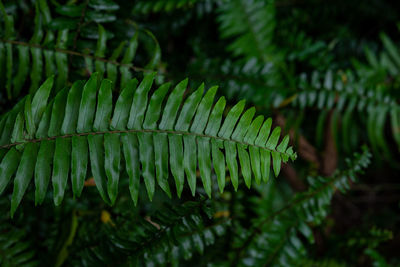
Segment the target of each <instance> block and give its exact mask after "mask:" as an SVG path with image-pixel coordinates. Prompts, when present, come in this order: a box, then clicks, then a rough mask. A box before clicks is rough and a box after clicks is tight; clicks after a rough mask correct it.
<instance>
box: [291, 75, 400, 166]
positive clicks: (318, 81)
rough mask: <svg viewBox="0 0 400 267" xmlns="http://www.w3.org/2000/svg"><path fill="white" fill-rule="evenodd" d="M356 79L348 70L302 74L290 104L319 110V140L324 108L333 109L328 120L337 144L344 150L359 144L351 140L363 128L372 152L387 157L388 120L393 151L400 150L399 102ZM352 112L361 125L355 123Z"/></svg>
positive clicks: (354, 138) (388, 155)
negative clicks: (331, 115) (395, 148)
mask: <svg viewBox="0 0 400 267" xmlns="http://www.w3.org/2000/svg"><path fill="white" fill-rule="evenodd" d="M356 79H357V78H356V77H355V75H354V74H353V73H352V72H347V73H343V72H337V73H334V72H333V71H330V70H329V71H327V72H326V73H325V74H321V73H319V72H313V73H312V75H310V76H307V75H302V76H300V81H299V87H300V89H301V91H299V92H298V93H297V94H296V95H295V97H294V98H293V105H294V106H296V107H299V108H300V109H304V108H306V107H312V108H316V109H318V110H321V111H322V112H321V113H320V115H319V118H318V128H317V129H316V130H317V133H316V134H317V139H319V140H322V136H321V135H322V130H323V129H324V127H325V124H326V123H327V115H328V112H329V110H332V109H333V116H334V118H335V119H334V120H332V121H331V123H332V124H334V127H333V131H334V133H333V135H334V136H335V140H336V143H337V144H338V143H339V142H340V141H341V143H342V144H343V146H342V147H343V149H344V150H345V151H346V152H349V151H352V150H353V149H354V147H356V146H357V145H359V144H358V143H356V144H354V142H353V141H354V140H358V138H357V133H360V132H361V131H367V133H368V139H369V141H370V144H371V147H372V148H373V150H374V152H376V153H383V154H384V155H385V156H386V157H387V158H388V159H389V158H390V155H391V152H390V148H389V147H388V144H387V141H386V137H385V134H384V133H385V125H386V122H387V121H388V122H390V126H391V127H390V128H391V133H392V136H393V139H394V140H395V141H396V143H397V147H398V149H397V152H398V151H400V150H399V149H400V133H399V131H398V129H399V127H400V121H399V116H400V105H399V104H398V103H397V101H396V100H395V99H392V98H390V97H388V95H387V94H386V93H385V92H384V91H383V90H382V88H379V87H378V88H368V87H363V85H362V84H361V83H359V82H357V80H356ZM356 114H358V117H359V118H360V121H361V122H362V124H361V125H357V124H355V121H354V118H355V116H356ZM339 123H341V125H342V127H341V128H339ZM339 129H341V133H340V132H339ZM339 140H340V141H339Z"/></svg>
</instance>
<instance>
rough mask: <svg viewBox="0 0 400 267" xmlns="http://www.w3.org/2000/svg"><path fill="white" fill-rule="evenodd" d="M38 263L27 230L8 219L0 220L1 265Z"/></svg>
mask: <svg viewBox="0 0 400 267" xmlns="http://www.w3.org/2000/svg"><path fill="white" fill-rule="evenodd" d="M2 204H3V201H2ZM38 265H39V262H38V260H37V259H36V251H35V248H34V246H33V244H32V242H30V241H29V240H27V234H26V232H25V231H24V230H23V229H20V228H18V227H15V226H14V225H12V224H11V223H10V222H9V221H7V220H0V266H4V267H8V266H21V267H25V266H26V267H28V266H38Z"/></svg>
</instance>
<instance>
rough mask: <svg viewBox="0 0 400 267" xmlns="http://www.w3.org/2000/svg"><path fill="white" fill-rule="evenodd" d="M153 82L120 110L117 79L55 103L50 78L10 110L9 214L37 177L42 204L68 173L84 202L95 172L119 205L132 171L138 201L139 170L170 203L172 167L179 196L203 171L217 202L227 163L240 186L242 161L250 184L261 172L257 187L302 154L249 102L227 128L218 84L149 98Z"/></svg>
mask: <svg viewBox="0 0 400 267" xmlns="http://www.w3.org/2000/svg"><path fill="white" fill-rule="evenodd" d="M154 77H155V73H151V74H147V75H146V76H145V78H144V79H143V80H142V82H141V83H140V84H139V86H138V87H137V88H136V85H137V80H136V79H133V80H130V81H129V82H128V85H127V86H126V87H125V88H124V90H123V91H122V92H121V94H120V95H119V96H118V99H117V101H116V103H115V104H113V102H112V91H111V87H112V82H111V81H110V80H107V79H105V80H102V81H101V84H100V80H99V74H98V73H96V74H93V75H92V76H91V78H90V79H89V81H87V82H86V83H84V82H81V81H78V82H75V83H74V84H73V85H72V88H71V89H67V88H64V89H63V90H61V91H60V92H58V93H57V95H56V96H55V97H54V99H52V100H51V101H49V102H48V101H47V100H48V98H49V95H50V91H51V89H52V87H53V80H54V78H53V77H51V78H49V79H48V80H46V81H45V83H44V84H43V85H42V86H41V87H40V88H39V89H38V90H37V92H36V93H35V95H33V96H31V95H28V96H27V97H26V98H24V99H23V100H21V101H20V102H19V103H18V104H17V105H16V106H15V107H14V109H13V110H11V111H10V112H9V113H7V114H6V115H5V116H4V117H3V118H2V120H1V122H0V126H2V128H1V139H0V141H1V143H0V149H1V151H2V154H5V156H4V157H3V160H2V162H1V163H0V171H1V172H0V185H1V186H0V192H2V191H4V189H5V187H6V186H7V184H8V182H9V181H10V180H11V178H12V176H13V175H14V174H15V178H14V191H13V196H12V201H11V214H13V213H14V212H15V210H16V208H17V206H18V204H19V203H20V201H21V200H22V197H23V195H24V193H25V191H26V190H27V188H28V185H29V183H30V181H31V179H32V178H33V176H34V177H35V187H36V202H37V203H41V202H42V201H43V199H44V196H45V192H46V191H47V186H48V183H49V181H50V177H51V180H52V185H53V191H54V192H53V193H54V202H55V204H56V205H59V204H60V203H61V201H62V199H63V198H64V194H65V190H66V187H67V183H68V177H69V173H70V176H71V183H72V190H73V193H74V196H79V195H80V194H81V192H82V190H83V185H84V181H85V178H86V176H87V175H86V174H87V172H88V170H89V168H88V166H90V171H91V174H92V175H93V177H94V180H95V182H96V187H97V189H98V191H99V193H100V195H101V197H102V198H103V200H104V201H105V202H107V203H111V204H112V203H114V201H115V199H116V197H117V193H118V181H119V178H120V177H119V175H120V172H121V171H122V170H123V166H125V170H126V171H127V173H128V175H129V179H130V180H129V190H130V192H131V196H132V199H133V201H134V202H135V203H136V202H137V200H138V192H139V187H140V180H141V178H140V174H141V176H142V179H143V180H144V183H145V187H146V190H147V193H148V196H149V198H150V199H152V198H153V194H154V191H155V184H156V183H158V185H159V186H160V187H161V188H162V189H163V190H164V191H165V193H166V194H167V195H168V196H170V197H171V190H170V187H169V183H168V174H169V171H171V173H172V176H173V177H174V180H175V184H176V190H177V195H178V196H180V195H181V193H182V190H183V185H184V183H185V175H186V177H187V183H188V185H189V187H190V189H191V192H192V194H195V190H196V179H197V178H196V168H197V166H198V169H199V171H200V177H201V181H202V183H203V185H204V189H205V191H206V193H207V195H208V196H209V197H211V168H212V165H213V167H214V169H215V172H216V174H217V181H218V186H219V189H220V191H221V192H222V191H223V189H224V187H225V179H226V178H225V169H226V167H228V169H229V173H230V180H231V181H232V184H233V186H234V188H235V189H237V188H238V184H239V175H238V174H239V164H238V161H237V158H239V163H240V168H241V173H242V175H243V178H244V182H245V184H246V185H247V187H250V185H251V180H252V176H253V175H254V179H255V180H256V182H257V183H259V182H260V181H261V180H263V181H267V180H268V178H269V176H270V169H271V168H272V169H273V171H274V173H275V175H276V176H277V175H278V174H279V172H280V168H281V163H282V162H287V161H288V159H289V158H291V159H292V160H294V159H295V158H296V153H294V152H293V149H292V147H289V148H288V143H289V137H288V136H286V137H285V138H283V140H282V141H281V142H279V137H280V131H281V130H280V128H279V127H277V128H275V129H273V131H272V133H271V134H270V132H271V130H272V129H271V123H272V121H271V119H268V120H265V121H264V118H263V116H258V117H256V118H255V119H254V120H253V117H254V114H255V108H254V107H253V108H250V109H248V110H246V111H245V112H244V113H243V110H244V107H245V103H244V101H240V102H239V103H238V104H236V105H235V106H234V107H232V108H231V109H230V111H229V113H228V114H227V116H226V117H225V119H224V120H223V122H222V119H223V113H224V110H225V104H226V101H225V98H224V97H221V98H220V99H219V100H218V101H217V103H216V104H215V106H214V107H212V104H213V102H214V96H215V94H216V91H217V87H213V88H211V89H210V90H208V91H207V93H206V94H205V95H204V96H203V92H204V86H203V85H202V86H200V87H199V88H198V89H197V90H196V91H195V92H193V93H192V94H191V95H190V96H189V97H188V98H187V99H185V101H183V95H184V92H185V90H186V86H187V83H188V80H187V79H186V80H183V81H182V82H180V83H179V84H178V85H177V86H176V87H175V88H174V89H173V90H172V91H171V93H170V94H169V96H168V97H166V95H167V93H168V91H169V87H170V84H169V83H166V84H163V85H161V86H160V87H159V88H158V89H157V90H156V91H154V93H153V94H152V95H150V94H149V91H150V90H151V87H152V83H153V80H154ZM99 84H100V86H99ZM164 99H165V101H166V102H165V101H164ZM47 102H48V104H47ZM164 103H165V104H164ZM164 105H165V106H164ZM161 111H162V112H161ZM242 113H243V114H242ZM122 155H123V158H124V160H122ZM32 159H37V160H36V161H35V160H32ZM121 162H123V163H122V164H121ZM51 165H53V166H51Z"/></svg>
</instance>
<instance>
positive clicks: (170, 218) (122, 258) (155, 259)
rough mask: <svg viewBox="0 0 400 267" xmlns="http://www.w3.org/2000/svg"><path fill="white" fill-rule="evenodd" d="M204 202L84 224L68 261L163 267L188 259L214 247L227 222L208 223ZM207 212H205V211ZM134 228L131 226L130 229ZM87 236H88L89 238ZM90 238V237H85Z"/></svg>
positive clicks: (207, 207) (186, 203)
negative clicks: (98, 224)
mask: <svg viewBox="0 0 400 267" xmlns="http://www.w3.org/2000/svg"><path fill="white" fill-rule="evenodd" d="M206 209H209V206H208V205H206V204H205V203H204V201H199V202H185V203H183V204H182V205H179V206H176V207H172V206H165V207H163V209H162V211H160V212H157V213H156V214H153V215H151V216H146V217H145V218H137V217H136V218H135V219H132V220H127V219H126V218H118V217H116V219H115V220H114V221H113V222H112V223H108V224H102V225H101V226H100V227H94V223H91V224H90V223H89V224H88V225H83V226H82V227H81V228H80V232H79V233H78V237H77V240H76V241H75V243H74V247H75V248H74V250H73V251H71V255H72V256H71V258H72V260H71V262H73V263H74V264H73V265H80V264H82V262H86V263H88V264H90V265H98V264H100V265H101V264H103V265H104V264H112V265H115V264H117V265H122V264H124V265H125V264H135V265H136V266H142V265H154V266H158V265H162V266H163V265H165V264H168V263H171V264H173V265H178V264H179V262H181V261H184V260H189V259H190V258H192V256H194V255H196V254H203V252H204V249H205V248H207V247H208V246H211V245H213V244H214V242H215V241H216V239H217V238H218V237H221V236H222V235H223V234H224V233H225V232H226V228H227V227H228V226H229V224H230V221H229V220H222V221H217V222H213V223H210V220H209V219H210V218H207V217H208V215H211V214H206V212H207V211H206ZM207 213H208V212H207ZM132 225H134V227H132ZM88 233H91V234H89V235H88ZM88 236H90V238H88Z"/></svg>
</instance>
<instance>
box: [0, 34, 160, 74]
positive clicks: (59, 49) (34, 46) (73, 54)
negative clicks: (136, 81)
mask: <svg viewBox="0 0 400 267" xmlns="http://www.w3.org/2000/svg"><path fill="white" fill-rule="evenodd" d="M0 43H6V44H7V43H8V44H13V45H20V46H26V47H29V48H39V49H41V50H46V51H53V52H59V53H63V54H67V55H71V56H78V57H82V58H90V59H93V60H98V61H102V62H104V63H110V64H113V65H116V66H119V67H128V68H130V69H132V70H133V71H136V72H152V71H154V70H150V69H145V68H141V67H137V66H133V65H132V64H125V63H121V62H118V61H115V60H110V59H108V58H105V57H97V56H93V55H90V54H84V53H81V52H77V51H74V50H68V49H62V48H57V47H54V48H48V47H44V46H42V45H39V44H31V43H27V42H22V41H15V40H6V39H0Z"/></svg>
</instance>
